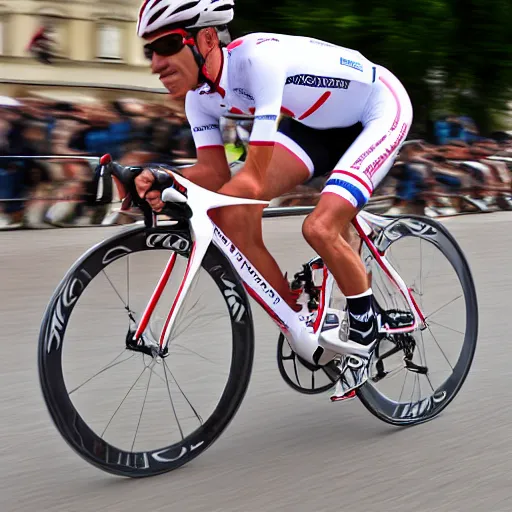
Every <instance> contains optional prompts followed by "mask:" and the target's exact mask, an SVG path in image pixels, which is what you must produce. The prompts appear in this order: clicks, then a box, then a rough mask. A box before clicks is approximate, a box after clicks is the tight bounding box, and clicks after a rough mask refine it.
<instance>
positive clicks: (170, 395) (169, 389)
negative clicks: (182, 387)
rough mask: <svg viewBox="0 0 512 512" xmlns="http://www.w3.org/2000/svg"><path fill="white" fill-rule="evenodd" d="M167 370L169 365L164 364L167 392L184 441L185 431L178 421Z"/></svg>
mask: <svg viewBox="0 0 512 512" xmlns="http://www.w3.org/2000/svg"><path fill="white" fill-rule="evenodd" d="M166 368H167V365H166V364H165V362H164V374H165V382H166V383H167V392H168V393H169V400H170V401H171V407H172V412H173V414H174V418H175V419H176V423H177V424H178V429H179V431H180V435H181V440H182V441H183V440H184V439H185V436H184V435H183V429H182V428H181V423H180V420H179V419H178V414H177V413H176V408H175V407H174V400H173V399H172V394H171V387H170V385H169V379H168V378H167V370H166ZM169 371H170V370H169Z"/></svg>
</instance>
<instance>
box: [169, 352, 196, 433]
mask: <svg viewBox="0 0 512 512" xmlns="http://www.w3.org/2000/svg"><path fill="white" fill-rule="evenodd" d="M164 366H165V367H166V368H167V370H168V371H169V374H170V375H171V377H172V379H173V381H174V383H175V384H176V386H177V387H178V389H179V390H180V393H181V394H182V396H183V398H184V399H185V400H186V401H187V403H188V405H189V406H190V408H191V409H192V411H193V412H194V414H195V415H196V418H197V419H198V420H199V422H200V423H201V425H202V424H203V418H201V415H200V414H199V413H198V412H197V411H196V409H195V407H194V406H193V405H192V403H191V402H190V400H189V399H188V397H187V395H185V393H184V392H183V390H182V389H181V386H180V385H179V383H178V381H177V380H176V377H175V376H174V375H173V373H172V371H171V369H170V368H169V365H168V364H167V361H166V360H165V359H164Z"/></svg>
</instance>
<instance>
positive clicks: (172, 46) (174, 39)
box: [144, 29, 195, 60]
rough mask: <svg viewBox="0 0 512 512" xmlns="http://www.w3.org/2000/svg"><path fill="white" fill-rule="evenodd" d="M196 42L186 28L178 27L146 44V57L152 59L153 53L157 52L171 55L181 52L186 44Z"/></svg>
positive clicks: (162, 54) (164, 55)
mask: <svg viewBox="0 0 512 512" xmlns="http://www.w3.org/2000/svg"><path fill="white" fill-rule="evenodd" d="M187 44H195V41H194V38H193V36H191V34H190V33H188V32H185V30H182V29H177V30H176V31H175V32H173V33H171V34H167V35H166V36H163V37H160V38H159V39H157V40H156V41H153V42H152V43H149V44H146V45H145V46H144V56H145V57H146V59H148V60H151V59H152V58H153V54H154V53H156V54H157V55H160V56H161V57H170V56H171V55H176V54H177V53H179V52H180V51H181V50H182V49H183V48H184V46H185V45H187Z"/></svg>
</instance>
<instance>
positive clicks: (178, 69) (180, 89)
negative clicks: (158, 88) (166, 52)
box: [151, 46, 199, 100]
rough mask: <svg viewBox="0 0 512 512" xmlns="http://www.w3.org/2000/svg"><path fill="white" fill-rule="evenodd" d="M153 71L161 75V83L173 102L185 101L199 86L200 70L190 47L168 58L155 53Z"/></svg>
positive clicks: (152, 63) (152, 64)
mask: <svg viewBox="0 0 512 512" xmlns="http://www.w3.org/2000/svg"><path fill="white" fill-rule="evenodd" d="M151 71H152V72H153V74H155V75H159V78H160V81H161V82H162V84H163V85H164V86H165V88H166V89H167V90H168V91H169V93H170V95H171V98H172V99H173V100H181V99H184V98H185V96H186V94H187V92H188V91H190V90H192V89H195V88H196V87H197V85H198V84H197V80H198V75H199V68H198V66H197V63H196V61H195V59H194V55H193V53H192V50H191V49H190V48H189V47H188V46H184V47H183V49H182V50H180V51H179V52H178V53H176V54H174V55H171V56H168V57H164V56H161V55H158V54H157V53H156V52H154V53H153V56H152V58H151Z"/></svg>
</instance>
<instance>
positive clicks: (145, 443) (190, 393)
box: [39, 226, 254, 477]
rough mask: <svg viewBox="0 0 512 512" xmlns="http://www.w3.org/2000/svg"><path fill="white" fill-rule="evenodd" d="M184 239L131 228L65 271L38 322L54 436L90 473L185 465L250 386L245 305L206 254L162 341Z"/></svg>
mask: <svg viewBox="0 0 512 512" xmlns="http://www.w3.org/2000/svg"><path fill="white" fill-rule="evenodd" d="M191 246H192V243H191V240H190V236H189V234H188V231H187V230H186V229H180V228H178V227H176V226H165V227H162V228H157V229H151V230H146V229H145V228H140V227H137V228H134V229H128V230H127V231H125V232H122V233H120V234H118V235H117V236H114V237H112V238H110V239H108V240H106V241H104V242H102V243H100V244H99V245H97V246H96V247H93V248H92V249H91V250H90V251H89V252H87V253H86V254H85V255H84V256H83V257H82V258H81V259H80V260H79V261H78V262H77V263H75V265H74V266H73V267H72V268H71V269H70V270H69V272H68V273H67V275H66V276H65V277H64V279H63V280H62V282H61V283H60V285H59V286H58V288H57V290H56V291H55V293H54V295H53V297H52V299H51V301H50V303H49V305H48V307H47V310H46V312H45V315H44V319H43V324H42V327H41V331H40V336H39V375H40V381H41V386H42V391H43V395H44V399H45V401H46V404H47V406H48V409H49V412H50V415H51V417H52V419H53V421H54V422H55V425H56V426H57V428H58V430H59V431H60V433H61V434H62V436H63V437H64V438H65V440H66V441H67V442H68V443H69V444H70V446H71V447H72V448H73V449H74V450H75V451H76V452H78V454H80V455H81V456H82V457H83V458H84V459H86V460H87V461H88V462H89V463H91V464H93V465H95V466H97V467H99V468H101V469H103V470H105V471H108V472H110V473H114V474H118V475H124V476H131V477H143V476H151V475H156V474H159V473H163V472H166V471H170V470H173V469H176V468H177V467H179V466H181V465H183V464H185V463H187V462H189V461H191V460H192V459H194V458H195V457H197V456H198V455H200V454H201V453H202V452H203V451H204V450H205V449H206V448H208V447H209V446H210V445H211V444H212V443H213V442H214V441H215V440H216V439H217V437H218V436H219V435H220V434H221V433H222V432H223V431H224V429H225V428H226V427H227V426H228V424H229V422H230V421H231V419H232V418H233V416H234V415H235V413H236V411H237V409H238V407H239V406H240V404H241V402H242V399H243V397H244V395H245V392H246V389H247V386H248V384H249V379H250V374H251V369H252V361H253V352H254V334H253V323H252V316H251V310H250V305H249V302H248V299H247V296H246V293H245V290H244V289H243V287H242V285H241V283H240V280H239V278H238V276H237V275H236V274H235V273H234V271H233V270H232V267H231V265H230V263H229V262H228V261H227V260H226V259H225V257H224V256H223V255H222V253H221V252H220V251H219V250H218V249H217V248H216V247H215V246H213V245H212V246H210V248H209V249H208V252H207V253H206V256H205V258H204V261H203V263H202V268H201V269H200V270H199V272H198V274H197V276H196V278H195V280H194V282H193V285H192V288H191V291H190V293H188V294H187V298H186V301H185V303H184V306H183V307H182V308H181V310H180V313H179V316H178V318H177V321H176V323H175V325H174V328H173V332H172V333H171V338H170V342H169V345H168V348H169V350H168V353H167V354H162V357H161V356H160V355H158V351H157V350H156V351H155V350H154V349H155V348H157V347H158V340H159V335H160V332H161V330H162V327H163V325H164V323H165V320H166V318H167V314H168V312H169V309H170V307H171V305H172V302H173V299H174V297H175V296H176V293H177V290H178V288H179V285H180V283H181V281H182V278H183V275H184V271H185V268H186V263H187V261H188V257H189V254H190V250H191ZM173 254H176V261H175V264H174V267H173V269H172V273H171V275H170V279H169V282H168V283H167V285H166V287H165V289H164V292H163V295H162V297H161V299H160V301H159V303H158V306H157V308H156V309H155V311H154V313H153V315H152V317H151V320H150V323H149V325H148V328H147V329H146V331H145V333H144V345H139V346H134V345H133V343H130V341H131V339H132V338H133V332H134V328H135V326H136V325H137V323H138V321H139V320H140V318H141V316H142V313H143V311H144V308H145V307H146V304H147V303H148V302H149V299H150V297H151V294H152V293H153V291H154V289H155V287H156V285H157V283H158V281H159V278H160V276H161V275H162V272H163V270H164V268H165V267H166V264H167V263H168V262H169V259H170V258H171V256H172V255H173Z"/></svg>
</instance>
